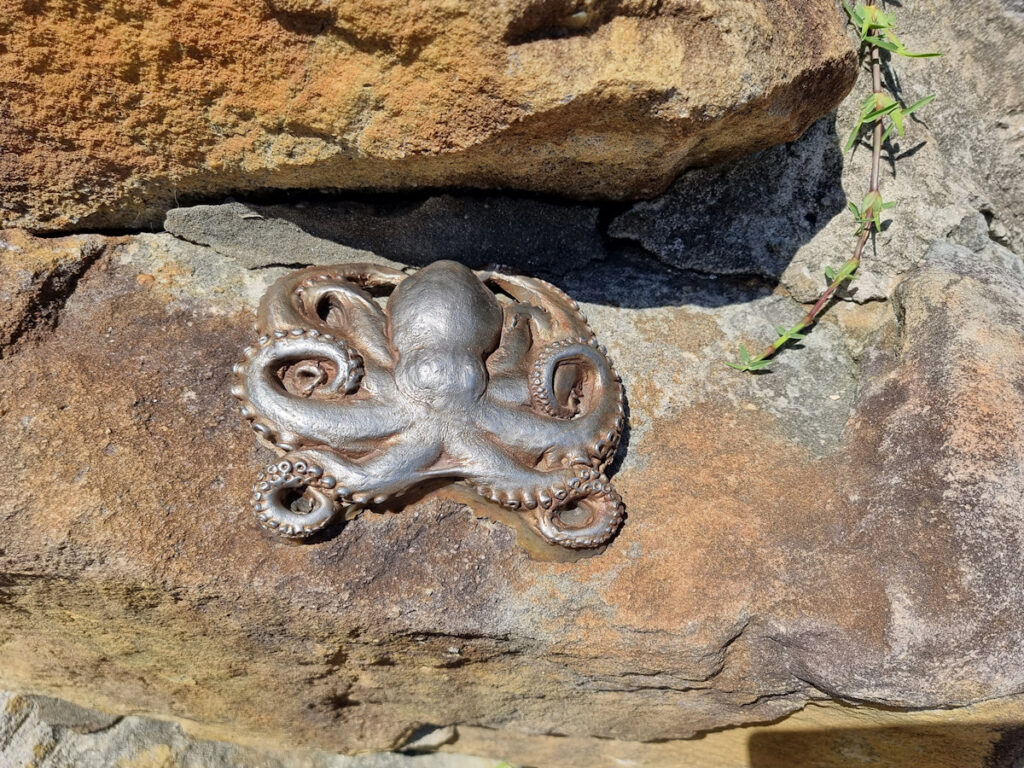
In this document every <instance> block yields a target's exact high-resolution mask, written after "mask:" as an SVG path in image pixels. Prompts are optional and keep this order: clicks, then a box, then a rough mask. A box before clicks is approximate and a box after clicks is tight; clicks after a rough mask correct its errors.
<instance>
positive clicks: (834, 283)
mask: <svg viewBox="0 0 1024 768" xmlns="http://www.w3.org/2000/svg"><path fill="white" fill-rule="evenodd" d="M879 34H880V32H879V31H878V30H875V31H873V32H872V33H871V36H870V37H869V38H868V40H867V42H868V45H869V48H870V54H869V56H870V58H869V60H870V62H871V83H872V87H873V93H874V94H875V95H876V96H877V95H880V94H883V93H884V91H883V90H882V58H881V52H880V50H879V48H878V46H877V45H872V44H871V39H870V38H871V37H876V36H878V35H879ZM881 165H882V116H881V115H880V116H879V117H878V118H877V119H876V120H875V121H874V126H873V127H872V131H871V178H870V181H869V193H875V194H876V195H878V194H879V191H880V190H879V182H880V177H881ZM879 203H881V198H880V197H879ZM877 222H878V219H877V217H872V218H871V219H870V220H868V221H861V230H860V232H859V233H858V235H857V243H856V245H855V246H854V249H853V255H852V256H851V257H850V259H849V260H848V261H846V262H845V263H844V264H843V266H842V267H840V269H839V271H838V272H837V273H836V274H835V277H834V278H833V279H832V280H831V282H830V283H829V284H828V286H827V287H826V288H825V290H824V291H823V292H822V293H821V295H819V296H818V298H817V300H816V301H815V302H814V304H813V305H811V308H810V309H809V310H808V311H807V313H806V314H805V315H804V316H803V317H802V318H800V320H798V321H797V322H796V323H795V324H794V325H793V326H791V327H790V328H787V329H785V330H783V329H781V328H780V329H779V336H778V338H777V339H775V341H774V342H772V343H771V344H769V345H768V346H767V347H766V348H765V349H764V350H763V351H762V352H761V353H760V354H759V355H757V356H755V357H750V358H749V359H744V360H743V364H742V365H737V364H735V363H730V365H731V366H733V367H734V368H741V369H743V370H756V369H758V368H760V367H764V366H763V364H762V365H761V366H759V365H758V363H761V361H763V360H768V359H770V358H772V357H774V356H775V354H776V353H777V352H778V351H779V350H780V349H782V347H784V346H785V345H786V344H788V343H789V342H790V341H794V340H799V339H802V338H804V337H803V335H802V332H803V331H805V330H806V329H808V328H810V327H811V326H812V325H814V323H815V322H817V320H818V316H819V315H820V314H821V313H822V312H823V311H824V310H825V308H826V307H827V306H828V305H829V303H830V301H831V300H832V298H833V297H834V296H835V292H836V291H837V290H838V289H839V286H841V285H842V284H843V283H844V282H846V281H847V280H850V279H851V278H852V277H853V274H854V273H855V272H856V271H857V268H858V267H860V262H861V256H862V254H863V253H864V246H865V245H867V242H868V239H869V238H870V237H871V235H872V234H873V233H874V232H875V231H877ZM741 352H744V351H743V350H742V349H741ZM744 354H745V353H744Z"/></svg>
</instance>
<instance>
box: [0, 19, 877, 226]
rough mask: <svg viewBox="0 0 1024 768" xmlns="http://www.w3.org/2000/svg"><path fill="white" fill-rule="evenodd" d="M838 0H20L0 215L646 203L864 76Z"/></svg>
mask: <svg viewBox="0 0 1024 768" xmlns="http://www.w3.org/2000/svg"><path fill="white" fill-rule="evenodd" d="M856 68H857V62H856V55H855V53H854V49H853V46H852V44H851V42H850V40H849V38H848V37H847V35H846V34H845V32H844V30H843V16H842V13H841V11H840V10H839V9H838V7H837V6H836V4H835V3H834V2H833V0H786V1H784V2H783V1H782V0H774V1H773V2H767V3H765V2H759V3H752V2H748V1H747V0H665V1H664V2H653V1H652V0H599V1H598V2H587V3H584V4H581V3H577V2H575V1H574V0H529V1H528V2H527V1H526V0H515V1H512V2H479V0H413V1H412V2H396V0H371V1H370V2H366V1H365V0H359V1H358V2H356V1H354V0H327V2H321V1H320V0H265V2H255V3H238V2H233V0H213V1H212V2H211V1H210V0H171V1H170V2H160V3H153V2H146V1H145V0H127V1H126V2H117V3H86V4H82V3H78V2H73V1H72V0H55V1H54V2H35V1H34V0H0V72H3V73H4V74H3V77H2V79H0V105H2V107H0V147H3V149H4V151H3V152H2V153H0V226H22V227H27V228H29V229H32V230H35V231H46V230H50V231H52V230H67V229H69V228H74V227H79V228H83V227H89V228H96V227H101V228H125V227H136V228H137V227H142V226H150V225H153V224H156V223H159V221H160V217H161V215H162V213H163V212H164V211H166V210H167V209H168V208H170V207H173V206H174V205H175V204H176V201H177V200H179V199H181V200H186V199H199V198H202V199H210V198H212V197H217V196H220V195H224V194H227V193H236V192H242V191H246V190H254V189H319V188H331V189H348V190H353V189H373V190H384V189H407V188H416V187H424V186H428V187H452V186H472V187H503V188H514V189H522V190H533V191H540V192H549V193H557V194H560V195H567V196H569V197H573V198H613V199H636V198H639V197H649V196H651V195H653V194H656V193H657V192H659V191H661V190H663V189H664V188H665V187H666V186H667V185H668V183H669V182H670V181H671V180H672V179H673V178H674V176H675V175H676V174H677V173H678V172H679V171H681V170H682V169H684V168H687V167H691V166H694V165H704V164H707V163H710V162H715V161H720V160H723V159H726V158H730V157H736V156H738V155H742V154H744V153H746V152H751V151H754V150H756V149H761V148H764V147H766V146H770V145H772V144H776V143H778V142H782V141H792V140H793V139H795V138H796V137H798V136H799V135H800V134H801V133H803V131H804V130H805V129H806V128H807V127H808V126H809V125H810V124H811V123H812V122H814V121H815V120H816V119H818V118H819V117H821V116H822V115H824V114H826V113H827V112H828V111H829V110H831V109H832V108H833V107H834V106H835V105H836V104H837V103H838V102H839V101H840V100H841V99H842V98H843V96H844V95H845V94H846V93H847V91H848V90H849V88H850V86H851V85H852V84H853V79H854V76H855V73H856Z"/></svg>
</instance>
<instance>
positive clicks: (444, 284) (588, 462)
mask: <svg viewBox="0 0 1024 768" xmlns="http://www.w3.org/2000/svg"><path fill="white" fill-rule="evenodd" d="M388 294H390V295H388ZM375 296H376V297H377V298H375ZM384 296H387V299H386V301H385V299H384V298H383V297H384ZM382 305H383V306H382ZM257 332H258V333H259V334H260V337H259V341H258V342H257V343H256V345H255V346H253V347H250V348H248V349H246V350H245V359H244V360H243V361H242V362H241V363H239V364H238V365H236V366H235V369H234V370H235V382H234V386H233V388H232V394H234V395H235V397H237V398H238V399H239V400H240V401H241V403H242V412H243V414H244V415H245V417H246V418H247V419H249V420H250V421H251V422H252V428H253V429H254V430H255V431H256V432H257V433H258V435H259V436H260V437H261V438H263V439H264V440H265V441H266V442H267V443H268V444H269V445H271V446H272V447H273V448H274V449H275V450H276V451H277V452H278V453H280V454H282V457H281V460H280V461H279V462H277V463H275V464H271V465H270V466H268V467H267V468H266V469H265V470H264V471H263V472H261V473H260V475H259V478H258V480H257V482H256V485H255V486H254V488H253V499H252V504H253V506H254V508H255V510H256V514H257V517H258V519H259V521H260V522H261V524H262V525H263V526H265V527H266V528H268V529H270V530H273V531H275V532H277V533H278V534H281V535H283V536H287V537H292V538H300V537H305V536H309V535H311V534H313V533H315V532H316V531H318V530H320V529H321V528H323V527H324V526H325V525H327V524H328V523H329V522H330V521H331V520H332V519H334V518H335V516H336V515H337V513H338V510H339V508H340V507H342V506H345V505H356V506H368V505H371V504H381V503H384V502H385V501H386V500H388V499H389V498H391V497H394V496H399V495H401V494H403V493H404V492H406V491H408V490H410V489H411V488H413V487H415V486H416V485H417V484H419V483H421V482H423V481H426V480H430V479H432V478H451V479H453V480H462V481H464V482H465V483H466V484H468V485H469V486H470V487H471V488H473V489H474V490H476V491H477V492H478V493H479V494H480V495H482V496H484V497H486V498H488V499H490V500H492V501H494V502H497V503H498V504H502V505H504V506H506V507H509V508H512V509H515V510H519V511H521V513H522V514H523V515H525V517H526V522H527V524H528V525H529V526H530V528H532V529H533V530H534V531H536V532H537V533H539V534H540V535H541V536H542V537H543V538H544V539H546V540H548V541H550V542H553V543H556V544H560V545H562V546H565V547H571V548H587V547H596V546H600V545H601V544H604V543H605V542H607V541H608V539H610V538H611V537H612V536H613V535H614V534H615V532H616V530H617V529H618V527H619V525H620V524H621V522H622V518H623V511H624V510H623V505H622V500H621V498H620V497H619V495H618V493H616V492H615V490H614V489H613V488H612V487H611V486H610V485H609V483H608V480H607V478H606V477H605V476H604V474H603V473H604V469H605V466H606V465H607V463H608V462H609V460H610V459H611V458H612V456H613V455H614V453H615V449H616V447H617V445H618V443H619V436H620V433H621V431H622V426H623V418H624V416H623V393H622V385H621V384H620V383H619V379H618V377H617V376H616V374H615V371H614V369H613V368H612V364H611V362H610V361H609V359H608V357H607V355H606V354H605V350H604V348H603V347H601V346H599V345H598V343H597V341H596V340H595V338H594V334H593V332H592V331H591V330H590V327H589V326H588V325H587V321H586V319H585V318H584V317H583V315H582V314H581V313H580V311H579V308H578V307H577V305H576V304H575V303H574V302H573V301H572V300H571V299H570V298H569V297H568V296H566V295H565V294H564V293H562V291H560V290H559V289H557V288H555V287H554V286H552V285H550V284H548V283H546V282H544V281H542V280H536V279H531V278H526V277H515V276H509V275H504V274H499V273H497V272H473V271H472V270H470V269H468V268H466V267H464V266H462V265H461V264H457V263H455V262H451V261H439V262H436V263H434V264H431V265H430V266H427V267H425V268H423V269H421V270H419V271H418V272H415V273H414V274H412V275H411V276H410V275H407V274H406V273H405V272H402V271H398V270H393V269H389V268H386V267H379V266H374V265H369V264H350V265H344V266H336V267H313V268H309V269H303V270H299V271H296V272H293V273H291V274H289V275H286V276H285V277H283V278H282V279H280V280H278V281H277V282H276V283H275V284H274V285H273V286H272V287H271V288H270V289H269V290H268V291H267V293H266V295H265V296H264V297H263V300H262V302H261V304H260V309H259V315H258V320H257Z"/></svg>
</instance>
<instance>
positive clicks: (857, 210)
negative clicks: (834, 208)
mask: <svg viewBox="0 0 1024 768" xmlns="http://www.w3.org/2000/svg"><path fill="white" fill-rule="evenodd" d="M846 207H847V208H849V209H850V211H851V212H852V213H853V215H854V216H856V217H857V218H858V219H859V218H860V208H858V207H857V204H856V203H855V202H853V201H852V200H851V201H850V202H848V203H847V204H846Z"/></svg>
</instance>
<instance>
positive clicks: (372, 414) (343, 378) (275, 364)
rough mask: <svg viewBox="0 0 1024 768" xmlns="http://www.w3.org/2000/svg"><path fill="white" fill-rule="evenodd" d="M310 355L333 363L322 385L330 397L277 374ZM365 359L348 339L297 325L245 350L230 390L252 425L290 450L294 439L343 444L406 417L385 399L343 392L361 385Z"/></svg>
mask: <svg viewBox="0 0 1024 768" xmlns="http://www.w3.org/2000/svg"><path fill="white" fill-rule="evenodd" d="M310 359H318V360H325V361H327V362H329V363H331V364H332V366H333V368H334V373H333V374H332V376H331V377H330V378H329V379H328V380H327V381H326V382H324V383H323V384H322V385H320V386H319V387H318V389H319V390H320V391H321V393H323V394H326V395H327V397H322V396H314V397H310V396H304V395H302V394H296V393H294V392H290V391H288V390H287V389H286V388H285V386H284V383H283V382H282V380H281V378H280V376H279V375H278V371H279V370H280V369H281V367H282V366H284V365H287V364H289V363H296V362H300V361H304V360H310ZM361 364H362V360H361V358H360V357H359V356H358V355H357V354H355V353H354V352H353V351H352V350H351V349H350V348H349V347H348V345H347V344H345V343H344V342H341V341H337V340H334V339H331V338H330V337H327V338H324V337H323V336H321V335H319V334H317V333H316V331H305V332H301V331H298V330H293V331H292V332H291V333H289V334H288V335H282V336H281V337H263V338H261V340H260V342H259V343H258V344H257V346H256V347H250V348H249V349H248V350H246V359H245V361H243V362H242V363H241V364H239V365H238V366H236V369H235V371H236V382H235V385H234V387H233V389H232V394H234V395H235V396H236V397H237V398H238V399H239V400H240V401H241V403H242V412H243V413H244V414H245V415H246V416H247V417H248V418H250V419H253V421H254V423H253V428H254V429H256V430H257V431H258V432H260V433H261V434H263V436H264V437H266V438H267V439H270V440H271V441H273V442H275V443H277V444H278V446H279V447H282V448H285V449H286V450H290V449H291V448H292V447H294V444H295V443H296V442H314V443H322V444H327V445H333V446H342V445H350V444H353V443H360V442H363V441H367V440H379V439H382V438H386V437H390V436H392V435H394V434H397V433H398V432H401V431H403V430H404V429H406V428H407V426H408V418H405V417H403V416H402V414H401V411H400V410H398V409H395V408H392V407H390V406H389V405H386V404H385V403H384V402H381V401H376V400H366V399H360V400H354V399H351V398H348V397H346V396H345V395H346V393H352V392H354V391H355V390H356V389H358V387H359V382H360V378H361V373H362V371H361Z"/></svg>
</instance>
